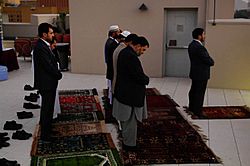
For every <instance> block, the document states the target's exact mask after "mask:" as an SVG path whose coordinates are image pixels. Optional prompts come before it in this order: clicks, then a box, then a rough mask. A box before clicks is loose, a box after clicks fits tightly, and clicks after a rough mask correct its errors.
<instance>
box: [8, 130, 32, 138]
mask: <svg viewBox="0 0 250 166" xmlns="http://www.w3.org/2000/svg"><path fill="white" fill-rule="evenodd" d="M31 136H32V134H31V133H27V132H26V131H24V130H21V131H16V132H15V133H13V134H12V139H18V140H27V139H29V138H30V137H31Z"/></svg>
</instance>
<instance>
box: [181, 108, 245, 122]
mask: <svg viewBox="0 0 250 166" xmlns="http://www.w3.org/2000/svg"><path fill="white" fill-rule="evenodd" d="M185 111H186V112H187V113H189V114H193V113H192V112H190V111H189V110H188V108H185ZM202 114H203V117H199V116H198V118H197V117H196V118H194V119H249V118H250V109H249V108H248V107H246V106H209V107H203V108H202ZM192 118H193V116H192Z"/></svg>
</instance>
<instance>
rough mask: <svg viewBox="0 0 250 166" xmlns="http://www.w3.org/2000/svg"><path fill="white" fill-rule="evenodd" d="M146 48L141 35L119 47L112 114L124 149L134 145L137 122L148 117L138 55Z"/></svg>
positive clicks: (142, 75)
mask: <svg viewBox="0 0 250 166" xmlns="http://www.w3.org/2000/svg"><path fill="white" fill-rule="evenodd" d="M148 47H149V43H148V41H147V40H146V38H144V37H137V38H135V40H133V41H132V43H131V44H129V45H128V46H127V47H126V48H124V49H123V50H121V52H120V53H119V55H118V59H117V78H116V84H115V93H114V101H113V116H114V117H115V118H116V119H117V120H119V121H120V122H121V127H122V137H123V149H124V150H133V149H135V148H136V138H137V121H140V122H142V119H144V118H147V108H146V102H145V101H146V98H145V95H146V85H148V83H149V77H148V76H147V75H146V74H145V73H144V71H143V68H142V65H141V62H140V60H139V56H140V55H142V54H143V53H144V52H145V51H146V49H147V48H148Z"/></svg>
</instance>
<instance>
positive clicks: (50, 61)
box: [33, 23, 62, 142]
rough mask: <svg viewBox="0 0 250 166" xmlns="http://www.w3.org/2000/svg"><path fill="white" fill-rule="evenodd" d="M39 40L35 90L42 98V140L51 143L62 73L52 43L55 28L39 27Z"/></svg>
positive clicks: (35, 50)
mask: <svg viewBox="0 0 250 166" xmlns="http://www.w3.org/2000/svg"><path fill="white" fill-rule="evenodd" d="M38 35H39V39H38V41H37V44H36V46H35V49H34V53H33V56H34V88H36V89H38V90H39V92H40V94H41V96H42V104H41V111H40V126H41V136H40V138H41V140H42V141H45V142H47V141H51V138H50V135H51V128H52V119H53V112H54V104H55V97H56V91H57V90H56V89H57V86H58V80H60V79H61V78H62V73H61V72H60V71H59V70H58V66H57V62H56V58H55V55H54V54H53V53H52V51H51V48H50V43H51V41H52V39H53V37H54V32H53V27H52V25H50V24H48V23H41V24H40V25H39V26H38Z"/></svg>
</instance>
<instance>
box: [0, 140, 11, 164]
mask: <svg viewBox="0 0 250 166" xmlns="http://www.w3.org/2000/svg"><path fill="white" fill-rule="evenodd" d="M8 146H10V144H9V143H8V142H0V149H1V148H2V147H8ZM0 165H1V164H0Z"/></svg>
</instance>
